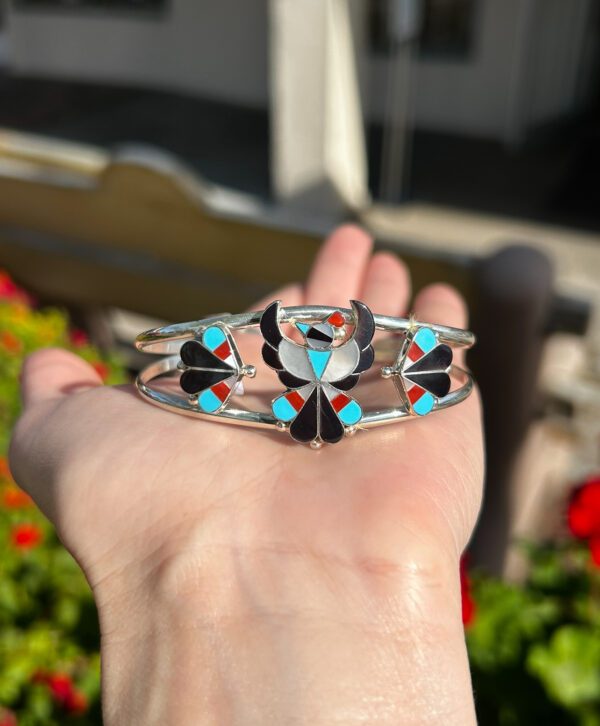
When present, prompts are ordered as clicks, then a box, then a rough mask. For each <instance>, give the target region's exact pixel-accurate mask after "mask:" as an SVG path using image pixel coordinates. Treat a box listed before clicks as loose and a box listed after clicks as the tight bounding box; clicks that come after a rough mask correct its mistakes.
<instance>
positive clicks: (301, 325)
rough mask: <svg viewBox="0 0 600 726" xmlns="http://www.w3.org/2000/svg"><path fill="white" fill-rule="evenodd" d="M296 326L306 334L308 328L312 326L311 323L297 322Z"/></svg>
mask: <svg viewBox="0 0 600 726" xmlns="http://www.w3.org/2000/svg"><path fill="white" fill-rule="evenodd" d="M296 327H297V328H298V330H299V331H300V332H301V333H304V335H306V333H307V332H308V329H309V328H310V325H307V324H306V323H296Z"/></svg>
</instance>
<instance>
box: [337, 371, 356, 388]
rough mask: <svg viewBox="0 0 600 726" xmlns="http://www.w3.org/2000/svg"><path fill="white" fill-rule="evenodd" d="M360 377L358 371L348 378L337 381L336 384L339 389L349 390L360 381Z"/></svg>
mask: <svg viewBox="0 0 600 726" xmlns="http://www.w3.org/2000/svg"><path fill="white" fill-rule="evenodd" d="M359 378H360V376H359V375H358V373H355V374H352V375H350V376H347V377H346V378H342V380H341V381H335V384H334V385H335V387H336V388H337V389H338V390H339V391H349V390H350V389H352V388H354V386H355V385H356V384H357V383H358V381H359Z"/></svg>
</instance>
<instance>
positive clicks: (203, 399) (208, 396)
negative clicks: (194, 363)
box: [198, 388, 223, 413]
mask: <svg viewBox="0 0 600 726" xmlns="http://www.w3.org/2000/svg"><path fill="white" fill-rule="evenodd" d="M198 405H199V406H200V408H201V409H202V410H203V411H204V412H205V413H214V412H215V411H217V410H218V409H220V408H221V406H222V405H223V403H222V402H221V401H219V399H218V398H217V397H216V396H215V394H214V393H213V392H212V391H211V390H210V388H207V389H206V391H202V393H201V394H200V395H199V396H198Z"/></svg>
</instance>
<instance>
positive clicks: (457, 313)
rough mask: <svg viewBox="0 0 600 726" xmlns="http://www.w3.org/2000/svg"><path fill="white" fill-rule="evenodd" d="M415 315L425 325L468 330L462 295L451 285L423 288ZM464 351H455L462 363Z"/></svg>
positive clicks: (415, 304) (465, 307) (416, 299)
mask: <svg viewBox="0 0 600 726" xmlns="http://www.w3.org/2000/svg"><path fill="white" fill-rule="evenodd" d="M414 314H415V317H416V319H417V320H418V321H420V322H423V323H437V324H438V325H449V326H450V327H453V328H466V327H467V324H468V318H469V316H468V311H467V305H466V303H465V300H464V298H463V297H462V295H461V294H460V293H459V292H458V291H457V290H455V289H454V288H453V287H451V286H450V285H446V284H444V283H436V284H434V285H429V286H428V287H425V288H423V290H421V292H420V293H419V294H418V295H417V297H416V298H415V302H414ZM463 354H464V351H463V350H461V349H460V348H458V349H456V350H455V357H456V358H457V361H458V362H460V361H461V360H462V359H463Z"/></svg>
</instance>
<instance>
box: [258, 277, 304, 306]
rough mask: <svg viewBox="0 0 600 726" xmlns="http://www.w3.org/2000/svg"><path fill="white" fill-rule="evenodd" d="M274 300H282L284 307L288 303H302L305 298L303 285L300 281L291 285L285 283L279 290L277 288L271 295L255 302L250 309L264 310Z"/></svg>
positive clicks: (289, 304) (290, 304)
mask: <svg viewBox="0 0 600 726" xmlns="http://www.w3.org/2000/svg"><path fill="white" fill-rule="evenodd" d="M273 300H281V304H282V305H283V307H285V306H286V305H288V306H292V305H302V302H303V300H304V290H303V289H302V285H300V284H299V283H298V282H294V283H290V284H289V285H285V286H284V287H280V288H279V289H278V290H275V291H274V292H272V293H270V294H269V295H266V296H265V297H263V298H262V299H261V300H258V301H257V302H255V303H254V304H253V305H252V307H251V308H250V310H263V309H264V308H266V307H267V305H269V304H270V303H272V302H273Z"/></svg>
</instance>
